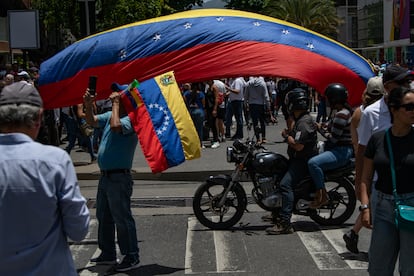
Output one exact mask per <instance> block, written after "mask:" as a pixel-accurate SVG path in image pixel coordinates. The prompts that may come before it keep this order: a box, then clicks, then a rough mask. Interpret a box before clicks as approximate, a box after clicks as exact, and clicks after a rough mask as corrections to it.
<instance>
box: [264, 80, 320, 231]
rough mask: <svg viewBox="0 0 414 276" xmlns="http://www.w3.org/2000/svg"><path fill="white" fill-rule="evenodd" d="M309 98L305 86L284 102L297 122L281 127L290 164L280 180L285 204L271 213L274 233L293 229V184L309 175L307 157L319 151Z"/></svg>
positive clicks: (296, 89) (288, 96)
mask: <svg viewBox="0 0 414 276" xmlns="http://www.w3.org/2000/svg"><path fill="white" fill-rule="evenodd" d="M309 102H310V98H309V94H308V93H307V92H306V91H305V90H304V89H302V88H295V89H293V90H291V91H290V92H288V93H287V94H286V97H285V104H286V107H287V110H288V112H289V113H290V114H291V115H292V117H293V119H294V126H293V128H292V130H290V131H288V130H287V129H285V130H283V131H282V136H283V138H285V139H286V141H287V143H288V149H287V154H288V156H289V168H288V171H287V172H286V174H285V175H284V176H283V178H282V180H281V181H280V191H281V194H282V208H281V210H280V212H279V214H272V215H273V216H274V218H273V222H275V225H274V226H273V227H270V228H267V229H266V232H267V233H268V234H271V235H279V234H290V233H293V232H294V229H293V227H292V224H291V222H290V219H291V217H292V211H293V202H294V195H293V187H295V186H296V185H297V184H298V183H299V182H300V181H301V180H302V179H303V178H304V177H305V176H307V175H308V160H309V158H311V157H312V156H314V155H316V154H317V147H316V145H317V129H316V126H315V122H314V120H313V118H312V117H311V115H310V114H309V111H308V108H309ZM275 216H277V217H278V219H276V218H275Z"/></svg>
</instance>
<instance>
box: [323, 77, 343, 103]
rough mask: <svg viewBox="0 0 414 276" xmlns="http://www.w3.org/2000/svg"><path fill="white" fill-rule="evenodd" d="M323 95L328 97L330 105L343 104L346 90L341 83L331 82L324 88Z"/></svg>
mask: <svg viewBox="0 0 414 276" xmlns="http://www.w3.org/2000/svg"><path fill="white" fill-rule="evenodd" d="M325 96H326V98H327V99H328V102H329V105H330V106H334V105H336V104H345V103H346V101H347V100H348V91H347V90H346V88H345V86H344V85H343V84H341V83H331V84H330V85H328V87H327V88H326V89H325Z"/></svg>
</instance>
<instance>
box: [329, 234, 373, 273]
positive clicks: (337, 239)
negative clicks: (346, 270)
mask: <svg viewBox="0 0 414 276" xmlns="http://www.w3.org/2000/svg"><path fill="white" fill-rule="evenodd" d="M345 232H346V229H339V230H322V233H323V234H324V235H325V237H326V239H327V240H328V241H329V242H330V243H331V245H332V246H333V247H334V248H335V250H336V251H337V252H338V253H339V255H341V256H350V257H351V256H352V257H353V258H354V259H346V258H344V261H345V262H346V263H347V264H348V265H349V267H350V268H351V269H368V262H367V261H366V260H365V261H363V260H358V258H360V257H361V256H360V254H361V253H360V254H352V253H350V252H348V250H347V249H346V247H345V242H344V240H343V239H342V236H343V235H344V234H345Z"/></svg>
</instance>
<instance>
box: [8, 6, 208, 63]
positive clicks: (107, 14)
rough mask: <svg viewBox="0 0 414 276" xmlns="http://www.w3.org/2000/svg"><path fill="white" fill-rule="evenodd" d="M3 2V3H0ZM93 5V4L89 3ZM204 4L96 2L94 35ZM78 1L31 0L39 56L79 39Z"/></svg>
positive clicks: (79, 15) (79, 9)
mask: <svg viewBox="0 0 414 276" xmlns="http://www.w3.org/2000/svg"><path fill="white" fill-rule="evenodd" d="M1 1H3V0H1ZM90 1H92V0H90ZM202 2H203V0H178V1H173V0H139V1H137V0H95V19H96V20H95V26H96V30H94V32H95V33H96V32H101V31H105V30H108V29H111V28H115V27H119V26H122V25H125V24H129V23H133V22H136V21H141V20H145V19H149V18H155V17H158V16H161V15H167V14H171V13H174V12H178V11H183V10H188V9H191V7H192V5H195V4H198V5H202ZM81 5H85V2H80V1H79V0H32V2H31V6H32V7H31V8H32V9H37V10H39V15H40V26H41V27H40V29H41V41H42V52H43V54H44V55H50V54H53V53H54V52H56V51H58V50H60V49H62V48H64V47H66V46H67V45H68V44H70V43H73V42H74V41H76V40H78V39H80V38H82V36H81V27H80V26H81V22H80V21H81V19H80V18H81V14H80V13H81V8H80V7H81Z"/></svg>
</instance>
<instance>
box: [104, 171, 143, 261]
mask: <svg viewBox="0 0 414 276" xmlns="http://www.w3.org/2000/svg"><path fill="white" fill-rule="evenodd" d="M132 185H133V181H132V178H131V175H130V174H124V173H115V174H111V175H108V176H104V175H102V176H101V178H100V179H99V185H98V194H97V196H96V218H97V219H98V223H99V224H98V246H99V249H100V250H101V251H102V254H103V255H104V256H105V257H107V258H115V257H116V250H115V227H116V233H117V238H118V245H119V248H120V250H121V254H122V255H129V256H132V257H134V258H139V249H138V241H137V231H136V228H135V220H134V218H133V216H132V213H131V195H132Z"/></svg>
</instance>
